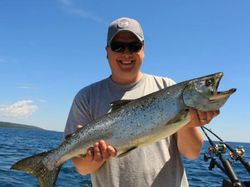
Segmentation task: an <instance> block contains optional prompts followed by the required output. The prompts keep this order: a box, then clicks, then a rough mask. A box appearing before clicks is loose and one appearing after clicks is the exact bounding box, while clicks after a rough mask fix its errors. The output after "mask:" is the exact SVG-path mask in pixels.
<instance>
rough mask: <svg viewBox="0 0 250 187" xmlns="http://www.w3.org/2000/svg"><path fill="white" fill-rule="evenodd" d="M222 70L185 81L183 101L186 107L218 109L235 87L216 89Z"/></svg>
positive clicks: (203, 109)
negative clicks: (222, 89) (223, 89)
mask: <svg viewBox="0 0 250 187" xmlns="http://www.w3.org/2000/svg"><path fill="white" fill-rule="evenodd" d="M222 76H223V73H222V72H219V73H215V74H212V75H208V76H204V77H200V78H197V79H193V80H190V81H188V82H187V85H186V86H185V88H184V90H183V101H184V104H185V105H186V106H188V107H192V108H195V109H197V110H201V111H215V110H219V109H220V108H221V107H222V106H223V105H224V104H225V102H226V101H227V99H228V98H229V96H230V95H231V94H233V93H234V92H235V91H236V89H235V88H232V89H229V90H227V91H223V92H222V91H218V86H219V83H220V80H221V78H222Z"/></svg>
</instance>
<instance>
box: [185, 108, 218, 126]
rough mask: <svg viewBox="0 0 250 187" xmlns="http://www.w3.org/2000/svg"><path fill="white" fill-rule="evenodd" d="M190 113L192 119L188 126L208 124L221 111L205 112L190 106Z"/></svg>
mask: <svg viewBox="0 0 250 187" xmlns="http://www.w3.org/2000/svg"><path fill="white" fill-rule="evenodd" d="M189 113H190V118H191V120H190V122H189V123H188V125H186V127H199V126H204V125H206V124H208V123H209V122H210V121H211V120H212V119H213V118H214V117H216V116H217V115H219V113H220V111H209V112H203V111H199V110H196V109H193V108H190V109H189Z"/></svg>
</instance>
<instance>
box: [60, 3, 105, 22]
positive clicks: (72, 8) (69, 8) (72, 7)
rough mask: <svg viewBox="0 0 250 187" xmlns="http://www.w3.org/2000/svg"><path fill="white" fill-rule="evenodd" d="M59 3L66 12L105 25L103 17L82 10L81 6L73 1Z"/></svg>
mask: <svg viewBox="0 0 250 187" xmlns="http://www.w3.org/2000/svg"><path fill="white" fill-rule="evenodd" d="M58 1H59V3H60V4H61V5H62V6H63V7H64V8H65V11H66V12H68V13H69V14H72V15H75V16H79V17H82V18H85V19H90V20H92V21H95V22H98V23H104V20H103V18H102V17H100V16H97V15H95V14H94V13H92V12H90V11H87V10H86V9H84V8H81V5H79V4H78V5H77V4H76V2H73V0H58Z"/></svg>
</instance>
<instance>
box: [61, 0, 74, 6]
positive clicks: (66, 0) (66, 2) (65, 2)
mask: <svg viewBox="0 0 250 187" xmlns="http://www.w3.org/2000/svg"><path fill="white" fill-rule="evenodd" d="M59 2H60V3H62V4H63V5H65V6H69V5H72V1H71V0H59Z"/></svg>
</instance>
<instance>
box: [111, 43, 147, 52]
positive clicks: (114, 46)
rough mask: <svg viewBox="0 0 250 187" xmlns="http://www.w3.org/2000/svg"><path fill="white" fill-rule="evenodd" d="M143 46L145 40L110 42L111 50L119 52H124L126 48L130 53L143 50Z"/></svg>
mask: <svg viewBox="0 0 250 187" xmlns="http://www.w3.org/2000/svg"><path fill="white" fill-rule="evenodd" d="M142 46H143V42H140V41H136V42H130V43H125V42H118V41H117V42H116V41H113V42H111V43H110V48H111V50H112V51H114V52H117V53H123V52H124V51H125V50H126V49H128V50H129V52H130V53H134V52H138V51H140V50H141V48H142Z"/></svg>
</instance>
